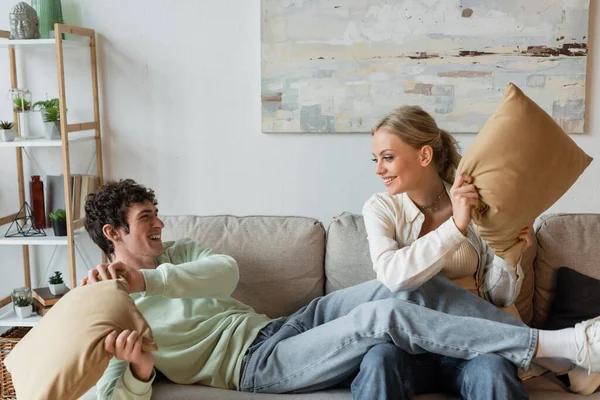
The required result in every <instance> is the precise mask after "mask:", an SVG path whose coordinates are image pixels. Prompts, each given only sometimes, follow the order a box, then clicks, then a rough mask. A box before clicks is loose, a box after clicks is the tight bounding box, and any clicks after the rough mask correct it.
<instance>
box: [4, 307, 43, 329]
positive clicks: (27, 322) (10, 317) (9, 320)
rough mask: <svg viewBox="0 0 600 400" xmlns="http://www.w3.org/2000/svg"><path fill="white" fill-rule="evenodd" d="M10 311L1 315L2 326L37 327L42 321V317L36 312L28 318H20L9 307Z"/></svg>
mask: <svg viewBox="0 0 600 400" xmlns="http://www.w3.org/2000/svg"><path fill="white" fill-rule="evenodd" d="M7 309H8V311H6V312H4V313H2V314H0V326H35V325H36V324H37V323H38V322H40V321H41V320H42V317H41V316H40V315H39V314H38V313H36V312H34V313H32V314H31V316H29V317H28V318H23V319H21V318H19V317H17V314H15V312H14V311H13V309H12V306H10V307H7Z"/></svg>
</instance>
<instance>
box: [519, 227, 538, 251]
mask: <svg viewBox="0 0 600 400" xmlns="http://www.w3.org/2000/svg"><path fill="white" fill-rule="evenodd" d="M519 240H522V241H524V242H525V246H523V252H525V250H527V249H528V248H530V247H531V246H532V245H533V240H534V239H533V222H532V223H531V224H529V226H526V227H525V228H523V229H521V232H519Z"/></svg>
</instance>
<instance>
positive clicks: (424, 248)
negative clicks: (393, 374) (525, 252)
mask: <svg viewBox="0 0 600 400" xmlns="http://www.w3.org/2000/svg"><path fill="white" fill-rule="evenodd" d="M372 143H373V156H374V159H373V161H374V162H376V165H377V168H376V173H377V175H379V176H380V177H381V178H382V179H383V183H384V185H385V186H386V188H387V193H378V194H375V195H373V196H372V197H371V198H370V199H369V200H368V201H367V202H366V204H365V206H364V208H363V215H364V221H365V226H366V230H367V234H368V240H369V250H370V254H371V259H372V261H373V268H374V270H375V272H376V273H377V279H378V280H379V281H380V282H382V283H383V284H384V285H385V286H386V287H388V288H389V289H390V290H391V291H393V292H395V291H411V290H414V289H416V288H418V287H420V286H421V285H422V284H424V283H425V282H427V281H429V280H430V279H431V278H433V277H434V276H436V275H438V274H440V273H441V274H443V275H445V276H446V277H447V278H448V279H450V280H452V281H453V282H454V283H455V284H457V285H459V286H461V287H462V288H464V289H465V290H464V296H466V297H469V296H470V297H471V300H472V301H473V302H478V301H481V299H484V300H486V301H489V302H491V303H492V304H494V305H496V306H498V307H501V308H504V311H506V312H507V313H508V314H510V315H512V316H513V317H515V318H519V315H518V312H517V310H516V307H515V306H514V304H513V303H514V301H515V300H516V297H517V295H518V294H519V291H520V289H521V284H522V281H523V271H522V269H521V266H520V265H519V264H517V265H510V264H508V263H507V262H505V261H504V260H503V259H502V258H500V257H497V256H495V255H494V254H493V252H492V251H491V250H490V248H489V247H488V246H487V245H486V243H485V241H483V240H482V239H481V238H480V237H479V236H478V235H477V233H476V231H475V230H474V229H473V227H472V226H471V224H470V222H471V207H473V206H475V207H476V206H478V205H479V194H478V192H477V187H476V182H474V180H473V178H472V177H470V176H466V175H462V176H458V177H457V178H456V180H455V179H454V176H455V171H456V167H457V166H458V163H459V161H460V155H459V152H458V146H457V143H456V141H455V140H454V138H453V137H452V136H451V135H450V134H449V133H448V132H446V131H444V130H442V129H440V128H439V127H438V126H437V124H436V122H435V120H434V119H433V118H432V117H431V116H430V115H429V114H428V113H427V112H425V111H424V110H423V109H421V108H420V107H416V106H403V107H400V108H398V109H396V110H394V111H393V112H392V113H390V114H389V115H387V116H386V117H384V118H383V119H382V120H381V121H380V122H379V123H378V124H377V125H376V126H375V127H374V128H373V141H372ZM519 238H520V239H521V240H523V241H524V242H525V245H524V249H527V248H528V247H530V246H531V245H532V243H533V228H532V226H528V227H524V228H523V229H522V230H521V232H520V234H519ZM461 300H463V301H464V300H465V298H464V297H463V298H462V299H461ZM450 301H452V299H450ZM465 304H468V301H467V302H465ZM465 307H466V305H465ZM507 318H509V317H507V316H506V315H505V314H503V313H502V312H501V311H499V310H498V309H495V308H491V307H490V315H489V318H487V319H491V320H501V321H503V322H507V323H510V324H522V323H521V322H520V319H519V320H518V321H517V320H515V319H512V318H509V320H507ZM477 334H478V333H477V332H473V335H477ZM548 338H549V337H548V336H546V337H545V335H544V334H543V333H540V341H543V340H548ZM551 340H553V339H551ZM538 357H543V355H540V354H538ZM404 358H405V357H404ZM405 364H406V362H405V361H404V362H403V365H405ZM423 364H425V365H426V366H427V367H428V368H429V371H431V369H432V368H433V370H435V372H436V373H437V374H439V375H438V379H437V381H438V382H439V383H440V386H438V387H437V388H433V389H434V390H443V391H446V392H448V393H449V394H453V395H458V396H461V397H463V398H473V399H475V398H477V399H484V398H489V399H492V398H514V399H516V398H528V396H527V392H526V391H525V389H524V388H523V386H522V384H521V383H520V380H519V378H518V376H517V369H516V367H515V366H514V365H513V364H511V363H509V362H507V361H506V360H503V359H501V358H500V357H499V356H498V355H485V356H479V357H476V358H474V359H472V360H459V359H454V358H451V357H444V356H433V355H431V356H429V359H426V360H425V362H423V358H422V357H421V358H420V359H419V365H420V367H419V368H422V367H423ZM545 366H547V367H550V366H551V367H552V369H553V370H556V371H560V370H563V371H564V370H567V369H569V368H570V363H569V362H567V361H566V360H561V361H551V362H548V361H547V362H546V363H545ZM415 368H416V367H415ZM403 371H405V372H404V373H405V375H409V378H410V377H415V378H417V377H418V375H419V374H418V373H416V372H417V371H416V370H415V371H410V372H406V371H407V369H406V367H404V370H403ZM429 373H431V372H429ZM407 380H408V379H406V377H405V379H403V380H402V381H403V382H406V381H407ZM431 381H433V380H431V379H430V380H429V382H431ZM408 386H412V387H414V386H415V381H414V380H413V382H411V383H410V384H408ZM417 386H418V385H417ZM415 389H416V390H417V392H419V391H422V390H423V389H422V388H419V387H417V388H415ZM405 390H407V389H405ZM406 397H407V398H409V397H410V394H408V395H407V396H406Z"/></svg>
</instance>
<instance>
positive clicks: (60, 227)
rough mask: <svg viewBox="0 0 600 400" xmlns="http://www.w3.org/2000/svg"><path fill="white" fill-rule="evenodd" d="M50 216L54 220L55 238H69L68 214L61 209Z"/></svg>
mask: <svg viewBox="0 0 600 400" xmlns="http://www.w3.org/2000/svg"><path fill="white" fill-rule="evenodd" d="M49 215H50V219H51V220H52V229H53V230H54V236H67V212H66V211H65V210H63V209H62V208H59V209H58V210H56V211H54V212H51V213H50V214H49Z"/></svg>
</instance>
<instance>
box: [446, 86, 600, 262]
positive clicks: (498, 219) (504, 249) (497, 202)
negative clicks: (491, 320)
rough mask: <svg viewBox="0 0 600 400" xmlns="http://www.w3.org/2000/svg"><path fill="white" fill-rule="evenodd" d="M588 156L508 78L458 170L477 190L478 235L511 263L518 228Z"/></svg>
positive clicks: (517, 251) (565, 185)
mask: <svg viewBox="0 0 600 400" xmlns="http://www.w3.org/2000/svg"><path fill="white" fill-rule="evenodd" d="M542 146H543V151H540V149H541V147H542ZM591 161H592V159H591V157H589V156H588V155H587V154H586V153H585V152H584V151H583V150H581V149H580V148H579V146H577V144H576V143H575V142H574V141H573V139H571V138H570V137H569V136H568V135H567V134H566V133H565V132H564V131H563V130H562V129H561V127H560V126H559V125H558V124H557V123H556V122H554V120H553V119H552V117H551V116H549V115H548V114H547V113H546V112H545V111H544V110H542V109H541V108H540V107H539V106H538V105H537V104H536V103H534V102H533V101H532V100H531V99H529V98H528V97H527V96H525V94H523V92H521V90H520V89H519V88H518V87H516V86H515V85H513V84H512V83H511V84H510V85H509V86H508V89H507V90H506V93H505V95H504V98H503V99H502V102H501V103H500V105H499V106H498V108H497V109H496V111H495V112H494V114H492V116H491V117H490V118H489V119H488V121H487V122H486V123H485V125H484V126H483V128H482V129H481V131H480V132H479V134H478V135H477V136H476V137H475V140H474V141H473V143H472V144H471V145H470V146H469V148H468V149H467V150H466V151H465V154H464V157H463V158H462V160H461V162H460V164H459V166H458V173H464V174H468V175H471V176H473V178H474V184H475V185H476V186H477V188H478V191H479V195H480V198H481V201H482V207H481V208H480V209H479V210H475V209H474V210H473V223H474V225H475V226H476V228H477V229H478V231H479V234H480V235H481V237H482V238H484V239H485V241H486V242H487V243H488V244H489V246H490V247H491V248H492V249H493V250H494V253H495V254H496V255H498V256H500V257H502V258H504V259H505V260H506V261H507V262H508V263H510V264H515V263H516V262H517V260H518V259H519V257H520V256H521V252H522V248H523V242H522V241H519V240H518V235H519V231H520V230H521V229H523V228H524V227H525V226H527V225H528V224H530V223H531V222H532V221H533V220H535V219H536V218H537V217H538V216H539V215H540V214H541V213H542V212H544V211H545V210H547V209H548V208H549V207H550V206H551V205H552V204H554V202H556V201H557V200H558V199H559V198H560V197H561V196H562V195H563V194H564V193H565V192H566V191H567V190H568V189H569V188H570V187H571V185H572V184H573V183H574V182H575V181H576V180H577V178H578V177H579V175H581V173H582V172H583V171H584V170H585V169H586V168H587V166H588V165H589V164H590V162H591Z"/></svg>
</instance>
